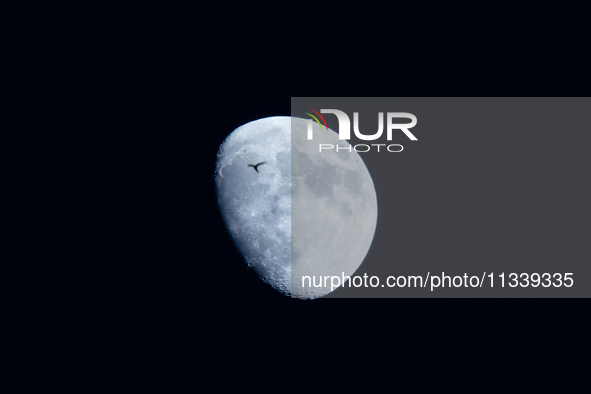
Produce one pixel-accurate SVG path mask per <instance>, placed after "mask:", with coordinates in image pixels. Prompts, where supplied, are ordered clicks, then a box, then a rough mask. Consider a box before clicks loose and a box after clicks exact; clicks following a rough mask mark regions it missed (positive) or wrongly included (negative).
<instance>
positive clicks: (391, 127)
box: [304, 107, 418, 152]
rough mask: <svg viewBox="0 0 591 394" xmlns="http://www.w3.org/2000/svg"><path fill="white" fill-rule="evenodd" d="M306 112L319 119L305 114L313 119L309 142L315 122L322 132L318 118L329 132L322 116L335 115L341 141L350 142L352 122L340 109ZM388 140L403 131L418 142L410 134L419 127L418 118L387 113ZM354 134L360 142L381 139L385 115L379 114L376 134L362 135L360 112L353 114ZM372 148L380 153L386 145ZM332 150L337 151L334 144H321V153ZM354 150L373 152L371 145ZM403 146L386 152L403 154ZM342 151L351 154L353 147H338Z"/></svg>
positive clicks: (395, 145)
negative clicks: (405, 120) (407, 121)
mask: <svg viewBox="0 0 591 394" xmlns="http://www.w3.org/2000/svg"><path fill="white" fill-rule="evenodd" d="M304 108H305V109H306V110H310V111H312V112H313V113H314V114H315V115H317V116H318V117H316V116H315V115H314V114H312V113H310V112H305V114H306V115H309V116H310V117H311V118H312V119H308V140H312V139H314V133H313V131H312V126H313V124H314V121H316V123H318V126H320V129H321V130H322V129H323V127H322V124H321V123H320V120H319V119H318V118H320V119H321V120H322V122H323V124H324V127H325V128H326V130H328V126H327V124H326V120H325V119H324V117H323V116H322V115H321V113H322V114H333V115H336V117H337V120H338V122H339V131H338V134H339V139H340V140H349V139H351V121H350V119H349V116H348V115H347V114H346V113H344V112H343V111H340V110H338V109H321V110H320V112H318V111H316V110H313V109H312V108H308V107H304ZM385 118H386V139H387V140H388V141H391V140H392V135H393V132H394V131H395V130H400V131H402V132H403V133H404V134H405V135H406V136H407V137H408V138H409V139H410V140H411V141H417V140H418V139H417V137H415V136H414V134H413V133H411V132H410V130H409V129H411V128H413V127H415V126H416V125H417V117H416V116H414V115H413V114H411V113H408V112H387V113H386V116H385ZM394 119H409V120H410V123H394V122H393V121H394ZM353 132H354V133H355V136H356V137H357V138H359V139H360V140H363V141H374V140H377V139H378V138H380V137H381V136H382V134H383V133H384V113H383V112H378V131H377V132H375V133H374V134H362V133H361V131H360V130H359V112H353ZM371 146H375V147H376V148H377V151H378V152H380V147H382V146H386V144H371ZM331 149H335V146H334V145H332V144H319V151H320V152H322V150H331ZM353 149H354V150H355V152H368V151H369V150H371V147H370V145H367V144H357V145H354V146H353ZM402 149H403V147H402V145H400V144H390V145H388V146H387V147H386V150H387V151H388V152H402ZM342 150H347V151H349V152H351V146H347V147H342V146H338V145H337V146H336V151H337V152H339V151H342Z"/></svg>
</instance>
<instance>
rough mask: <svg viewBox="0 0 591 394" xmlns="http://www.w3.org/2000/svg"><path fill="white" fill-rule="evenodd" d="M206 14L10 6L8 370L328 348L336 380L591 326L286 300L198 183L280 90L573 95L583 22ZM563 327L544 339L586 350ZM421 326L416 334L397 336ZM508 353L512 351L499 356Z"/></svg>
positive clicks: (136, 372) (77, 373)
mask: <svg viewBox="0 0 591 394" xmlns="http://www.w3.org/2000/svg"><path fill="white" fill-rule="evenodd" d="M246 8H250V7H246V6H245V9H246ZM217 11H219V10H217V9H211V8H209V6H208V8H202V6H195V7H194V8H190V7H187V8H183V7H175V6H170V7H169V8H164V9H162V8H156V7H153V8H150V6H148V5H143V6H142V7H141V8H136V7H130V8H125V7H122V6H118V7H114V6H111V5H103V6H96V7H89V6H85V7H82V6H79V7H78V8H76V7H65V6H63V7H55V6H49V5H46V6H34V5H30V6H28V7H26V10H24V11H23V10H18V11H17V10H7V11H6V12H5V13H3V15H4V17H5V18H6V19H7V21H8V23H7V24H5V25H4V26H8V28H9V31H8V33H7V34H5V35H4V36H3V43H4V44H5V52H4V53H5V61H4V66H7V68H6V70H5V73H4V81H5V86H4V88H5V89H3V96H4V99H5V100H4V101H5V105H4V108H3V109H4V113H5V121H6V125H7V127H6V129H5V130H6V136H7V137H8V139H9V141H10V142H9V143H7V144H6V145H5V146H4V148H5V150H6V156H7V157H9V158H11V159H14V160H13V161H11V162H10V165H9V166H8V167H7V170H8V171H7V172H8V174H7V176H6V179H7V181H10V182H11V183H10V186H9V187H7V191H6V194H7V197H8V198H9V201H10V202H9V203H7V205H6V206H7V215H8V213H10V215H11V216H15V220H14V221H12V220H11V221H7V227H8V229H9V233H10V235H9V236H7V238H6V241H7V242H8V244H9V249H7V251H8V253H7V254H6V256H7V257H6V258H5V260H4V264H5V269H6V270H7V271H9V274H7V275H5V276H4V277H3V278H4V279H5V280H6V282H7V283H6V284H7V286H5V289H7V290H8V292H7V293H8V294H7V296H6V297H5V298H4V300H3V301H4V303H5V305H6V311H9V312H11V313H10V314H6V315H5V316H6V319H5V325H6V327H7V328H8V329H10V335H7V338H8V339H9V342H10V343H9V349H10V350H13V352H10V353H9V354H11V365H13V366H16V367H18V369H19V370H20V372H21V373H22V379H21V380H20V382H21V384H23V385H28V384H43V385H49V384H56V385H58V386H60V387H62V388H66V389H67V388H71V389H78V390H80V388H97V387H124V388H127V389H129V390H131V389H133V388H135V387H136V386H137V385H138V384H141V383H149V384H151V385H152V387H166V388H167V389H170V388H179V387H192V388H197V387H200V388H203V387H205V388H207V387H219V386H222V385H225V384H227V383H229V382H236V381H238V382H242V383H241V384H243V385H244V386H246V385H249V384H252V383H255V384H256V383H257V375H256V374H257V373H260V371H265V370H266V368H269V367H270V366H274V368H272V369H270V370H269V371H271V372H269V375H272V376H274V377H279V378H283V379H286V378H288V377H290V376H291V377H293V376H305V379H304V380H305V381H306V382H311V381H312V380H313V379H315V378H326V377H327V375H328V374H329V371H330V370H331V368H333V367H335V366H339V367H340V368H339V375H338V376H340V378H338V377H337V376H334V378H335V381H343V379H346V377H352V376H355V375H356V374H357V373H358V372H359V371H358V369H357V366H358V364H359V363H360V362H362V363H363V364H364V365H366V366H371V368H372V369H373V372H374V374H377V375H384V376H391V373H392V371H393V370H396V371H401V372H402V371H403V370H404V369H405V368H407V367H409V366H410V367H412V366H417V365H419V364H420V365H425V362H428V361H431V364H449V363H450V360H454V361H453V362H455V363H457V365H458V367H459V366H460V365H462V369H463V368H466V367H468V366H469V365H468V364H470V363H465V361H466V360H467V359H471V358H472V357H474V356H476V355H477V354H478V352H493V351H498V349H499V348H500V349H504V350H506V351H509V350H511V349H512V348H515V347H522V346H524V345H529V346H531V349H532V351H531V352H529V353H528V356H527V357H528V359H529V360H533V359H535V358H536V356H541V355H543V354H547V353H545V352H546V350H544V349H542V347H538V346H537V344H541V343H546V344H547V343H548V342H547V341H548V337H549V336H550V337H553V336H561V334H566V333H572V330H573V327H585V326H586V324H587V323H586V319H585V316H586V313H585V310H586V307H587V306H588V303H587V302H586V301H585V300H566V301H565V300H463V301H458V300H446V299H438V300H387V299H377V300H357V299H353V300H351V299H341V300H329V299H321V300H316V301H312V302H304V301H298V300H293V299H290V298H287V297H283V296H281V295H279V294H278V293H276V292H275V291H273V290H272V289H271V288H270V287H269V286H266V285H264V284H263V283H262V282H261V281H260V280H258V279H257V278H256V277H255V275H254V274H253V273H251V272H249V271H248V270H247V269H246V265H245V264H244V263H243V261H242V259H241V257H240V256H239V255H238V253H237V252H236V251H235V250H234V248H233V246H232V244H231V242H230V239H229V237H228V236H227V234H226V232H225V229H224V228H223V225H222V221H221V220H220V217H219V214H218V212H217V207H216V198H215V193H214V183H213V170H214V163H215V155H216V151H217V148H218V146H219V144H220V143H221V142H222V141H223V139H224V138H225V137H226V136H227V134H228V133H230V132H231V131H232V130H234V129H235V128H236V127H238V126H240V125H242V124H244V123H246V122H248V121H251V120H255V119H259V118H262V117H266V116H274V115H287V114H289V109H290V108H289V106H290V97H292V96H310V97H314V96H352V97H355V96H387V97H410V96H427V97H428V96H588V95H589V91H590V88H591V83H590V82H589V78H588V69H589V68H588V63H587V64H586V63H585V62H584V61H583V60H582V57H581V56H579V53H580V50H581V48H582V46H580V45H582V44H584V43H582V42H580V41H581V39H577V38H576V37H578V36H577V34H576V33H577V31H578V30H577V29H579V28H578V27H577V26H574V27H573V26H570V27H569V29H570V30H569V32H568V33H564V34H565V35H568V39H565V40H558V39H557V38H556V35H555V34H554V33H551V32H547V33H545V32H544V30H543V26H540V28H539V29H536V30H534V31H533V32H532V31H531V30H530V31H529V32H528V33H527V34H526V35H516V34H514V32H512V30H511V29H510V28H509V27H507V23H509V24H511V23H517V21H518V20H520V19H519V18H517V19H515V18H516V17H515V16H512V17H511V18H509V20H510V21H513V22H510V21H509V22H506V23H505V24H504V26H505V27H504V29H502V30H503V32H502V33H498V34H493V33H492V31H494V30H490V29H492V28H494V27H495V26H496V25H497V23H498V21H497V20H493V19H491V20H490V21H484V20H483V19H481V18H479V19H478V21H475V22H466V21H465V20H464V21H463V23H462V24H458V25H451V26H448V25H445V26H441V29H442V30H440V29H437V28H436V27H434V26H435V25H430V27H429V29H426V30H421V29H414V28H412V26H411V24H408V25H407V26H403V25H404V21H401V20H400V19H397V22H396V24H397V28H396V30H394V29H393V27H392V24H391V23H386V22H387V21H383V23H382V24H376V23H373V22H372V23H371V24H370V25H371V26H372V28H371V29H370V30H366V31H365V32H364V34H363V35H360V34H361V33H359V31H356V29H351V30H346V31H344V30H343V29H332V28H327V29H321V31H322V32H323V33H322V38H320V37H316V36H313V37H312V36H309V35H306V37H309V40H308V39H306V37H303V36H302V35H301V34H303V32H317V31H318V30H317V25H316V24H315V23H314V22H313V21H312V20H306V19H305V18H304V19H303V20H302V19H300V18H294V19H291V18H289V17H287V16H282V17H281V18H277V19H274V18H265V20H264V21H262V20H261V21H254V20H250V19H248V18H245V17H244V15H243V14H242V13H241V11H243V10H240V9H238V10H235V11H234V12H233V13H232V14H230V13H223V14H219V13H218V12H217ZM550 11H551V10H548V12H550ZM319 12H321V11H319ZM528 12H529V11H528ZM372 15H374V16H375V13H372ZM511 15H515V14H514V13H512V14H511ZM374 16H372V18H373V17H374ZM524 17H525V16H524ZM358 18H359V19H363V18H362V17H361V16H359V17H358ZM527 19H528V20H529V19H531V14H528V17H527ZM263 22H264V23H263ZM366 22H367V23H369V22H371V21H370V19H368V20H367V21H366ZM434 22H435V20H434ZM468 23H469V24H470V26H468V25H467V24H468ZM483 25H484V26H488V27H490V29H486V28H485V29H484V30H485V32H483V33H482V34H479V35H476V34H473V33H472V30H473V29H476V27H478V26H483ZM375 26H379V27H375ZM405 27H406V29H405ZM315 29H316V30H315ZM405 31H406V32H408V33H404V32H405ZM442 31H445V32H446V33H447V34H446V36H449V39H444V38H443V37H442V36H441V32H442ZM411 32H412V33H411ZM580 37H584V35H582V34H581V35H580ZM566 58H570V59H571V61H568V62H567V61H565V59H566ZM13 271H14V272H13ZM12 312H14V313H12ZM562 338H566V339H564V340H563V341H562V342H561V344H560V346H559V347H556V348H557V349H569V351H573V350H572V349H581V346H580V343H579V342H577V343H575V342H574V339H572V338H573V337H572V335H568V336H566V335H562ZM544 341H545V342H544ZM419 344H423V345H425V346H427V345H428V349H426V351H425V352H424V353H418V352H416V351H413V350H412V349H410V348H408V347H407V346H414V345H416V346H419ZM452 345H453V346H452ZM575 345H576V346H575ZM477 350H478V351H477ZM360 351H363V352H364V353H365V352H369V353H370V354H371V355H368V356H366V357H365V358H362V357H361V355H360V354H359V353H360ZM565 351H566V350H565ZM576 351H579V350H576ZM372 352H373V354H372ZM402 352H404V360H405V361H404V362H403V363H401V361H399V360H401V358H400V357H398V355H399V354H400V353H402ZM378 353H381V355H382V356H383V354H387V355H389V356H390V357H389V358H388V360H389V361H388V362H387V363H385V364H384V363H380V362H378V361H377V360H380V359H382V357H378V355H379V354H378ZM302 356H303V357H304V358H305V359H306V360H307V361H305V362H304V360H301V359H300V357H302ZM464 364H466V365H465V366H464ZM204 365H205V367H204ZM309 365H312V366H314V367H313V368H306V372H305V373H304V374H303V375H301V374H299V369H298V368H299V367H301V366H309ZM522 365H523V359H521V360H519V359H516V358H511V359H507V360H505V361H504V363H502V364H501V365H499V366H498V369H497V371H498V372H499V373H500V374H511V373H512V371H514V370H516V369H522ZM534 365H535V364H534ZM534 370H535V368H532V369H530V372H531V373H533V372H534ZM573 371H575V372H576V369H573ZM298 379H299V378H298ZM298 379H296V380H295V381H294V385H297V384H298V382H300V380H298Z"/></svg>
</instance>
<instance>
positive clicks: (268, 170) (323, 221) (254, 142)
mask: <svg viewBox="0 0 591 394" xmlns="http://www.w3.org/2000/svg"><path fill="white" fill-rule="evenodd" d="M312 130H313V139H312V140H308V138H307V136H308V134H307V120H306V119H300V118H294V117H271V118H264V119H259V120H256V121H254V122H250V123H247V124H245V125H243V126H241V127H239V128H237V129H236V130H234V132H232V133H231V134H230V135H229V136H228V137H227V138H226V140H225V141H224V142H223V143H222V145H221V146H220V149H219V152H218V157H217V163H216V173H215V183H216V191H217V195H218V206H219V209H220V212H221V214H222V218H223V220H224V223H225V225H226V227H227V229H228V232H229V234H230V236H231V237H232V240H233V241H234V244H235V245H236V247H237V248H238V250H239V252H240V253H241V254H242V255H243V256H244V258H245V261H246V263H247V264H248V266H249V267H252V269H253V270H254V271H255V272H256V273H257V274H258V275H259V276H260V277H261V279H263V281H265V282H266V283H268V284H269V285H271V286H273V287H274V288H275V289H277V290H279V291H280V292H282V293H283V294H286V295H291V296H293V297H297V298H302V299H311V298H318V297H322V296H324V295H326V294H328V293H330V292H331V291H333V290H334V289H336V287H338V284H337V286H336V287H335V284H336V281H334V280H332V283H331V279H330V278H328V279H327V278H326V276H330V277H332V276H338V277H339V278H342V277H343V276H345V277H346V276H352V275H353V274H354V273H355V271H356V270H357V268H358V267H359V265H360V264H361V263H362V262H363V259H364V258H365V256H366V255H367V252H368V250H369V247H370V245H371V242H372V240H373V236H374V232H375V228H376V222H377V199H376V193H375V189H374V186H373V181H372V179H371V176H370V175H369V172H368V170H367V168H366V166H365V164H364V163H363V160H362V159H361V157H360V156H359V154H358V153H357V152H355V151H354V150H353V149H351V152H349V150H348V149H350V145H349V143H348V142H347V141H346V140H339V139H338V134H337V133H335V132H334V131H332V130H326V129H325V128H324V127H323V128H322V129H321V128H320V127H319V126H318V125H317V124H314V126H313V128H312ZM319 144H332V145H333V146H335V147H336V146H337V145H338V146H339V151H338V152H337V151H336V149H330V150H326V149H324V150H322V152H320V151H319ZM341 147H344V148H346V149H341ZM308 278H309V279H308ZM339 282H340V281H339ZM340 284H342V283H340ZM345 286H348V283H347V284H345Z"/></svg>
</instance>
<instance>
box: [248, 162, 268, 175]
mask: <svg viewBox="0 0 591 394" xmlns="http://www.w3.org/2000/svg"><path fill="white" fill-rule="evenodd" d="M265 163H266V161H261V162H260V163H259V164H254V165H253V164H249V165H248V167H252V168H254V170H255V171H256V172H257V174H258V172H259V170H258V168H257V167H258V166H260V165H261V164H265Z"/></svg>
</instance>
